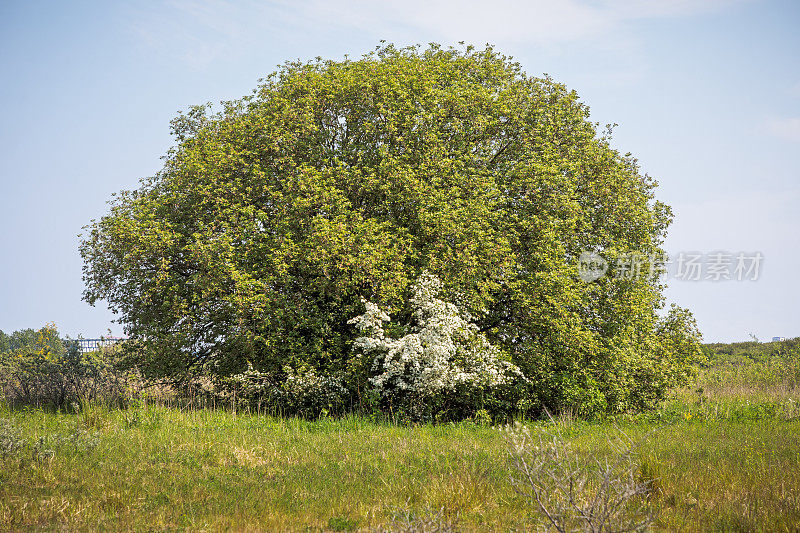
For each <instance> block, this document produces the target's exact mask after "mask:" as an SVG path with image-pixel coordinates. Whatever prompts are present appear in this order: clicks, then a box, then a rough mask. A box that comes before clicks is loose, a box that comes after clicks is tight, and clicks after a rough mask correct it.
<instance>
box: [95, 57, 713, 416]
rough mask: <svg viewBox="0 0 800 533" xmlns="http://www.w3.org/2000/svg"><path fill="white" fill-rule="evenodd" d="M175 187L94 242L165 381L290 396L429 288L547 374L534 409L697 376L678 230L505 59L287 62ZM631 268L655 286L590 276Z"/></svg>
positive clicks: (197, 136)
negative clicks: (361, 323)
mask: <svg viewBox="0 0 800 533" xmlns="http://www.w3.org/2000/svg"><path fill="white" fill-rule="evenodd" d="M172 130H173V134H174V136H175V140H176V144H175V146H174V147H173V148H172V149H171V150H170V151H169V153H168V154H167V155H166V157H165V164H164V167H163V169H162V170H161V171H160V172H159V173H158V174H157V175H155V176H154V177H152V178H148V179H144V180H143V181H142V183H141V186H140V188H139V189H137V190H133V191H122V192H121V193H120V194H119V195H117V196H116V197H115V198H114V199H113V200H112V202H111V204H110V212H109V213H108V214H107V215H105V216H104V217H102V218H101V219H100V220H97V221H93V222H92V223H91V224H90V225H89V226H88V227H87V233H86V235H85V236H84V238H83V241H82V244H81V254H82V256H83V259H84V279H85V282H86V291H85V299H86V300H87V301H89V302H90V303H92V304H94V303H95V302H96V301H98V300H105V301H107V302H108V304H109V306H110V308H111V309H112V310H113V311H115V312H116V313H118V314H119V318H120V321H121V322H122V323H123V324H124V325H125V330H126V333H127V334H128V335H129V336H130V337H131V338H132V339H133V340H134V341H135V342H136V343H137V346H139V347H140V349H141V351H140V352H139V354H140V355H139V357H140V358H141V359H140V362H141V363H142V365H143V367H145V368H146V369H147V371H149V372H151V373H153V374H158V375H167V376H179V375H183V374H185V373H186V372H187V371H192V370H197V369H203V371H206V372H211V373H214V374H216V375H231V374H235V373H238V372H241V371H243V369H245V368H247V367H248V364H252V365H253V366H254V367H255V368H257V369H258V370H259V371H260V372H265V373H269V374H272V375H275V376H276V377H278V376H281V375H284V374H285V372H286V371H287V368H288V369H296V368H299V367H301V366H303V367H309V368H312V369H314V370H315V371H316V372H322V373H341V374H342V375H345V376H349V377H346V378H345V381H347V383H348V386H349V387H350V389H351V390H352V391H354V392H353V393H354V394H356V392H355V391H356V389H357V388H358V387H357V385H356V384H357V383H364V378H365V376H363V375H362V376H355V375H354V373H356V370H354V369H355V368H356V367H358V368H359V369H360V370H358V372H361V373H362V374H363V373H369V372H370V369H369V368H368V367H367V368H365V367H363V365H362V366H358V365H354V364H353V342H354V340H355V339H356V338H357V337H358V336H359V332H358V331H357V330H356V328H354V327H353V325H352V324H348V320H350V319H351V318H353V317H354V316H357V315H360V314H361V313H363V311H364V306H363V304H362V303H361V298H362V297H363V298H365V299H367V300H369V301H370V302H375V303H376V304H378V305H380V306H381V308H382V309H386V310H387V311H388V312H389V313H390V314H391V315H392V316H393V317H397V324H398V326H397V329H398V331H396V334H397V335H400V334H401V333H403V332H402V331H400V330H401V329H403V328H402V327H401V326H400V325H399V324H403V323H408V322H409V319H410V317H411V314H412V309H411V307H410V304H409V296H410V293H411V286H412V283H413V282H414V280H415V279H416V278H417V277H418V276H419V275H420V273H421V272H423V271H424V270H427V271H429V272H431V273H432V274H434V275H436V276H437V277H438V279H440V280H441V282H442V284H443V289H442V290H443V294H444V296H445V297H446V298H445V299H446V300H447V301H451V302H453V303H454V304H456V305H457V306H458V307H459V309H463V310H464V311H465V312H468V313H469V314H470V315H471V316H472V317H473V318H474V322H475V324H476V325H477V326H478V328H479V330H480V332H481V334H483V335H486V337H487V338H488V339H490V340H491V341H492V342H493V343H494V344H496V345H497V346H498V347H499V348H500V349H502V350H503V351H504V352H505V353H506V354H507V355H508V357H509V358H510V360H511V361H513V363H514V364H515V365H516V366H517V367H518V368H519V369H520V370H521V371H522V372H523V373H524V375H525V376H526V379H527V380H528V381H527V383H528V384H527V385H526V387H527V388H526V391H525V393H524V395H523V396H524V399H525V402H524V405H525V406H528V407H532V408H535V407H538V406H548V407H558V406H562V407H563V406H576V407H578V408H580V409H584V410H587V411H597V410H604V411H620V410H626V409H636V408H640V407H643V406H647V405H650V404H652V403H653V402H654V401H657V400H658V399H660V398H661V397H662V396H663V395H664V394H665V392H666V391H667V390H668V389H669V387H671V386H673V385H675V384H677V383H679V382H680V381H681V380H682V379H685V377H686V375H687V372H688V363H689V362H690V361H691V359H692V358H693V357H695V356H696V355H697V354H698V353H699V348H698V344H697V340H698V333H697V331H696V328H695V327H694V326H693V321H692V319H691V315H689V314H688V313H686V312H685V311H683V310H680V309H674V310H673V311H672V312H671V313H669V314H668V315H667V316H666V317H662V318H659V313H658V312H659V309H660V308H662V306H663V296H662V290H663V285H662V284H661V282H660V281H659V277H658V275H657V274H658V265H657V262H658V260H659V259H660V258H661V257H663V250H662V249H661V246H662V243H663V239H664V237H665V234H666V230H667V227H668V225H669V223H670V221H671V216H672V215H671V211H670V209H669V208H668V207H667V206H665V205H664V204H662V203H660V202H658V201H657V200H656V199H655V196H654V190H655V187H656V182H655V181H654V180H653V179H651V178H650V177H648V176H647V175H646V174H643V173H642V172H641V171H640V169H639V166H638V163H637V161H636V159H634V158H633V157H632V156H630V155H623V154H621V153H620V152H618V151H617V150H615V149H614V148H613V147H612V146H611V144H610V132H607V131H606V132H602V131H599V128H598V125H597V124H594V123H592V122H591V121H590V120H589V109H588V107H587V106H586V105H585V104H583V103H582V102H581V101H580V100H579V98H578V95H577V94H576V93H575V92H574V91H570V90H568V89H567V88H566V87H564V86H563V85H562V84H559V83H557V82H555V81H554V80H553V79H551V78H549V77H542V78H536V77H530V76H528V75H526V74H525V73H524V72H523V71H522V69H521V67H520V65H519V64H517V63H515V62H513V61H512V60H511V59H510V58H508V57H506V56H504V55H502V54H500V53H498V52H497V51H495V50H494V49H493V48H491V47H487V48H486V49H483V50H477V49H474V48H472V47H466V48H463V49H453V48H443V47H440V46H438V45H431V46H429V47H428V48H426V49H422V48H420V47H411V48H402V49H400V48H396V47H394V46H391V45H389V46H383V47H379V48H377V49H376V50H375V51H374V52H372V53H369V54H367V55H365V56H364V57H362V58H360V59H357V60H351V59H345V60H342V61H331V60H323V59H320V58H318V59H317V60H315V61H311V62H307V63H301V62H291V63H286V64H285V65H284V66H283V67H282V68H280V69H279V70H278V71H277V72H275V73H273V74H271V75H270V76H268V77H267V78H266V79H264V80H261V82H260V84H259V85H258V87H257V88H256V89H255V90H254V91H253V93H252V94H251V95H249V96H246V97H244V98H241V99H239V100H234V101H230V102H224V103H223V104H222V108H221V109H220V110H219V111H217V112H212V110H211V109H210V106H198V107H193V108H191V110H190V111H188V112H187V113H185V114H180V115H179V116H178V117H177V118H176V119H174V121H173V122H172ZM584 251H593V252H597V253H600V254H602V255H603V257H605V258H606V259H608V260H609V261H612V263H613V261H615V260H616V259H618V258H623V257H625V256H626V255H625V254H629V253H631V252H636V253H638V254H641V256H642V257H645V258H649V259H648V261H646V262H645V264H644V266H645V270H646V269H647V268H652V270H653V272H654V275H639V276H632V275H628V276H625V275H617V276H614V275H608V276H604V277H601V278H600V279H597V280H595V281H592V282H587V281H584V280H583V279H581V278H580V277H579V276H578V264H579V257H580V254H581V253H582V252H584Z"/></svg>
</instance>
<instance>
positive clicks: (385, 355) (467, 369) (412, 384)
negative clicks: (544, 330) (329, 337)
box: [349, 271, 524, 407]
mask: <svg viewBox="0 0 800 533" xmlns="http://www.w3.org/2000/svg"><path fill="white" fill-rule="evenodd" d="M441 288H442V283H441V281H440V280H439V279H438V278H437V277H436V276H434V275H433V274H430V273H429V272H427V271H425V272H423V273H422V275H421V276H420V277H419V278H418V279H417V280H416V282H415V283H414V285H413V286H412V291H413V295H412V297H411V300H410V303H411V306H412V309H413V320H414V324H413V326H412V328H411V333H409V334H407V335H404V336H402V337H400V338H398V339H393V338H390V337H389V336H387V335H386V333H385V331H384V323H386V322H389V321H390V318H389V315H388V314H387V313H385V312H384V311H382V310H381V309H380V308H379V307H378V306H377V305H376V304H374V303H372V302H368V301H364V304H365V306H366V311H365V312H364V314H362V315H360V316H357V317H355V318H353V319H351V320H350V321H349V322H350V323H351V324H354V325H355V326H356V328H358V330H359V331H360V332H361V334H362V336H360V337H358V338H357V339H356V341H355V343H354V347H355V348H356V349H358V350H360V351H361V352H362V353H364V354H367V355H371V356H374V359H373V362H372V373H373V375H372V377H371V378H370V380H369V381H370V383H371V385H372V386H373V387H374V388H375V390H377V391H378V392H379V393H380V394H381V395H382V396H384V397H397V396H404V395H406V396H409V395H410V396H416V397H417V398H432V397H435V396H441V395H446V394H450V395H451V396H452V394H453V393H458V394H470V393H474V392H485V391H486V390H488V389H492V388H494V387H498V386H500V385H503V384H509V383H511V382H512V381H514V380H516V379H524V377H523V376H522V373H521V372H520V370H519V369H518V368H517V367H516V366H515V365H513V364H512V363H510V362H508V361H506V360H504V359H503V357H502V353H501V352H500V350H499V349H498V348H496V347H495V346H493V345H492V344H491V343H490V342H489V341H488V340H487V339H486V337H485V336H484V335H483V334H481V333H480V332H479V331H478V327H477V326H476V325H475V324H473V323H472V322H471V317H470V316H469V315H467V314H466V313H462V312H460V311H459V310H458V308H457V307H456V306H455V305H454V304H452V303H448V302H445V301H443V300H440V299H439V298H437V296H438V294H439V292H440V291H441ZM476 407H478V406H476Z"/></svg>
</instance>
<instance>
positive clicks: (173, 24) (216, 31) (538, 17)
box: [131, 0, 741, 66]
mask: <svg viewBox="0 0 800 533" xmlns="http://www.w3.org/2000/svg"><path fill="white" fill-rule="evenodd" d="M736 3H741V1H730V0H728V1H725V0H706V1H696V0H695V1H692V0H621V1H606V2H590V1H585V0H562V1H559V2H552V1H551V0H533V1H522V0H497V1H495V2H492V3H489V2H485V1H483V0H465V1H464V0H438V1H436V0H402V1H398V0H390V1H387V2H374V1H367V0H355V1H353V0H324V1H323V0H307V1H297V2H290V1H288V0H278V1H273V2H267V3H263V2H256V1H252V0H251V1H247V0H241V1H237V2H232V1H230V0H173V1H172V2H169V3H168V4H166V5H165V6H163V7H159V8H149V7H147V8H140V9H139V10H138V11H137V12H135V13H134V14H133V16H132V17H131V19H132V22H131V29H132V30H133V32H134V33H135V34H136V35H138V36H139V37H140V39H141V41H142V42H143V43H145V45H146V46H148V47H150V48H153V49H156V50H157V51H159V52H162V53H166V54H170V55H172V56H173V57H178V58H179V59H182V60H184V61H186V62H188V63H191V64H193V65H195V66H203V65H205V64H208V63H210V62H213V61H215V60H217V59H219V58H222V57H225V56H226V55H228V56H229V54H237V53H242V52H241V51H242V50H243V49H244V48H246V47H248V46H251V45H253V44H254V43H257V42H258V41H259V40H260V39H261V38H262V37H263V35H264V32H265V31H280V32H286V31H294V32H300V33H304V34H309V33H311V34H313V33H318V32H319V31H321V30H323V29H328V30H331V29H337V30H348V29H349V30H351V31H356V32H359V33H360V34H362V35H370V36H372V37H373V38H374V39H375V40H376V41H377V40H378V39H382V38H386V39H390V40H396V41H401V42H402V41H409V40H413V41H419V40H426V39H431V40H436V41H442V42H444V43H454V42H457V41H462V40H463V41H467V42H471V43H474V44H482V43H486V42H491V43H496V44H501V45H504V46H509V45H520V46H522V45H527V46H540V47H557V46H560V45H565V44H570V43H576V42H582V41H606V42H623V43H625V44H624V45H623V46H628V45H629V43H628V42H627V41H626V37H625V36H624V32H625V31H624V30H625V29H626V27H627V25H628V23H630V22H635V21H640V20H646V19H656V18H667V17H689V16H694V15H698V14H702V13H710V12H716V11H721V10H724V9H726V8H728V7H730V6H731V5H732V4H736ZM611 46H613V44H611ZM229 57H230V56H229Z"/></svg>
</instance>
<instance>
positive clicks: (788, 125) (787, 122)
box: [764, 117, 800, 142]
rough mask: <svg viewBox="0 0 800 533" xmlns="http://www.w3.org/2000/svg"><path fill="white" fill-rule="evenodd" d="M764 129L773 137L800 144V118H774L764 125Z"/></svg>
mask: <svg viewBox="0 0 800 533" xmlns="http://www.w3.org/2000/svg"><path fill="white" fill-rule="evenodd" d="M764 129H765V130H766V131H767V133H769V134H770V135H772V136H773V137H777V138H779V139H783V140H785V141H792V142H800V117H785V118H772V119H769V120H767V121H766V122H765V123H764Z"/></svg>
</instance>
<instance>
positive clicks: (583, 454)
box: [505, 418, 652, 533]
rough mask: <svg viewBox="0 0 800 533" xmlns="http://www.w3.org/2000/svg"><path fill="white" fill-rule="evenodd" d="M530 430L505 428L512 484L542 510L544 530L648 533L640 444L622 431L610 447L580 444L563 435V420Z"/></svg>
mask: <svg viewBox="0 0 800 533" xmlns="http://www.w3.org/2000/svg"><path fill="white" fill-rule="evenodd" d="M551 422H552V424H551V425H550V426H549V427H547V428H539V429H536V430H534V431H531V430H530V428H529V427H528V426H525V425H523V424H520V423H516V424H515V425H513V426H506V427H505V431H506V442H507V444H508V451H509V457H510V459H511V464H512V467H513V474H512V483H513V484H514V486H515V488H516V489H517V491H518V492H519V493H520V494H521V495H523V496H524V497H525V498H526V499H527V500H528V501H529V503H530V504H531V505H532V506H533V508H534V510H535V511H536V512H537V513H538V514H539V516H540V518H541V521H542V522H543V523H544V524H545V525H546V528H547V529H548V530H549V529H550V528H553V529H555V530H556V531H559V532H561V533H566V532H568V531H586V532H590V533H599V532H609V533H613V532H625V531H644V530H645V528H646V527H647V525H648V524H649V523H650V522H651V521H652V513H651V512H650V509H649V502H648V501H647V498H646V497H645V495H646V494H647V493H648V492H649V484H650V480H642V479H641V475H642V467H641V465H640V464H639V462H638V460H637V456H636V452H637V445H636V444H635V443H634V442H633V441H632V440H631V439H630V438H629V437H628V436H627V435H625V434H624V433H623V432H622V431H621V430H619V429H617V434H616V435H612V436H611V437H609V439H608V444H609V448H610V450H609V451H607V452H599V451H596V450H592V449H589V450H585V449H581V448H579V447H578V446H577V445H576V443H575V442H574V441H573V440H571V439H569V438H567V437H566V436H565V430H567V429H568V428H566V427H564V424H563V423H562V422H558V421H555V420H553V419H552V418H551Z"/></svg>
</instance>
